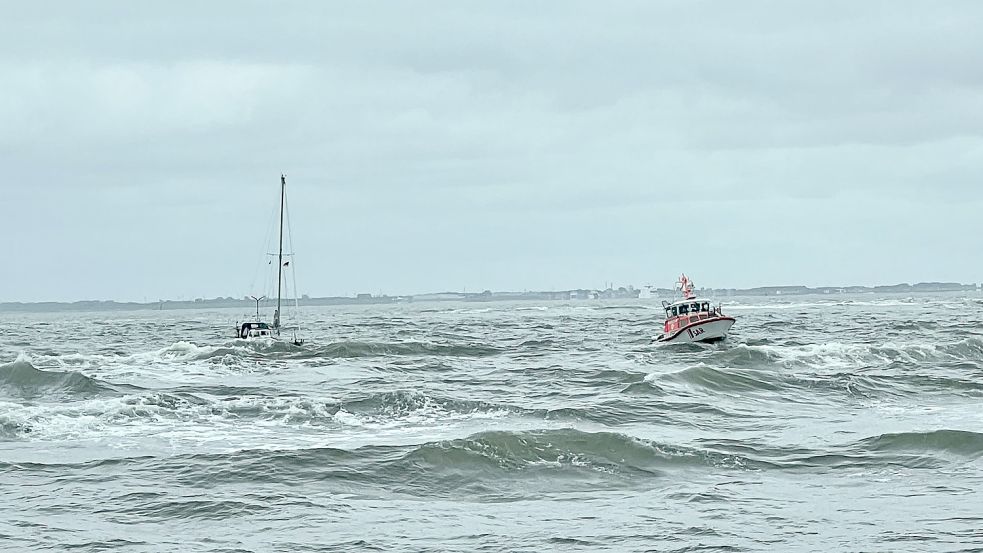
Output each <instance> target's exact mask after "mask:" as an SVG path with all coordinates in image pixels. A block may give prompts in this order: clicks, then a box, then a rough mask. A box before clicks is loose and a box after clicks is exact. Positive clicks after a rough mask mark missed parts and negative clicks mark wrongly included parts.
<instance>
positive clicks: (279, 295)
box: [236, 175, 304, 346]
mask: <svg viewBox="0 0 983 553" xmlns="http://www.w3.org/2000/svg"><path fill="white" fill-rule="evenodd" d="M286 198H287V178H286V176H284V175H280V236H279V248H278V250H277V253H276V257H277V284H276V310H275V311H273V324H272V326H271V325H269V324H267V323H265V322H263V321H262V320H261V319H260V311H259V302H260V301H261V300H263V299H266V296H262V297H259V298H257V297H255V296H249V297H250V298H252V299H253V300H254V301H255V302H256V318H255V320H253V321H245V322H243V323H241V324H240V323H238V322H237V323H236V337H237V338H242V339H244V340H251V339H257V338H266V339H276V340H279V339H282V336H281V334H282V331H283V327H282V326H281V324H280V315H281V312H282V308H283V269H284V268H285V267H287V266H288V265H290V261H287V262H286V263H284V261H283V256H284V253H283V223H284V219H285V211H286V204H287V200H286ZM291 243H292V241H291ZM271 255H272V254H271ZM287 255H292V254H287ZM295 303H296V302H295ZM290 342H291V343H292V344H294V345H297V346H299V345H302V344H303V343H304V340H303V339H299V338H297V331H296V328H294V330H293V333H292V338H291V340H290Z"/></svg>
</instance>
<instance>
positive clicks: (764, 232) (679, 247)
mask: <svg viewBox="0 0 983 553" xmlns="http://www.w3.org/2000/svg"><path fill="white" fill-rule="evenodd" d="M981 29H983V3H980V2H974V1H966V2H927V1H926V2H902V1H897V2H856V1H852V0H851V1H845V2H826V1H823V2H788V1H775V2H752V1H747V2H728V1H718V2H698V1H693V0H685V1H683V0H680V1H663V2H656V1H640V2H596V1H595V2H574V1H563V2H525V1H522V2H519V1H516V2H505V1H499V2H461V1H447V2H412V3H411V2H372V1H359V2H348V3H344V4H342V3H337V2H294V3H289V4H287V3H280V2H242V1H235V2H186V3H181V2H152V3H149V2H132V1H123V2H74V1H72V2H65V3H52V2H16V3H15V2H8V3H5V4H4V8H3V16H2V19H0V168H2V172H0V174H2V177H0V206H2V217H3V225H2V232H0V247H2V252H3V256H4V261H3V262H2V264H0V267H2V272H0V301H15V300H25V301H31V300H77V299H119V300H137V301H139V300H143V299H145V298H146V299H149V300H155V299H157V298H181V297H183V298H193V297H214V296H219V295H221V296H226V295H234V296H241V295H244V294H248V293H251V292H254V291H258V290H256V286H257V284H256V278H255V274H256V269H257V266H258V264H261V263H263V262H264V261H263V254H264V253H265V248H266V237H267V232H268V225H269V223H270V221H271V217H270V216H271V214H272V211H273V208H274V206H275V204H276V202H277V200H278V185H279V176H280V173H281V172H282V173H285V174H286V175H287V179H288V198H289V201H290V211H291V215H292V228H293V235H294V246H295V249H296V253H297V257H296V261H295V266H296V270H297V273H296V277H297V281H298V285H299V286H298V287H299V289H300V292H302V293H309V294H311V295H338V294H345V295H347V294H352V293H356V292H373V293H377V292H380V291H381V292H388V293H418V292H425V291H437V290H463V289H465V288H466V289H467V290H469V291H471V290H482V289H486V288H490V289H495V290H504V289H508V290H522V289H550V288H555V289H565V288H573V287H600V286H602V285H603V284H604V283H605V282H614V283H615V284H616V285H618V284H628V283H632V284H634V285H636V286H639V285H642V284H655V285H659V286H666V287H668V286H670V285H671V284H672V282H673V281H674V280H675V278H676V276H677V275H678V274H679V273H680V272H682V271H686V272H687V273H689V274H690V275H691V276H692V277H693V278H694V280H695V281H696V283H697V285H700V286H715V287H731V286H733V287H748V286H758V285H775V284H806V285H827V284H830V285H831V284H880V283H897V282H917V281H928V280H954V281H963V282H974V281H975V282H979V281H980V280H983V255H981V254H983V246H981V234H983V233H981V230H983V31H981Z"/></svg>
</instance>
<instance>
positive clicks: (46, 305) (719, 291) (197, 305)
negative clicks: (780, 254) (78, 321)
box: [0, 282, 980, 312]
mask: <svg viewBox="0 0 983 553" xmlns="http://www.w3.org/2000/svg"><path fill="white" fill-rule="evenodd" d="M979 290H980V285H979V284H975V283H974V284H961V283H956V282H920V283H917V284H894V285H889V286H823V287H817V288H810V287H808V286H759V287H756V288H701V289H700V290H699V291H698V292H699V294H700V295H704V296H714V297H728V296H805V295H823V296H828V295H839V294H867V293H880V294H907V293H932V292H973V291H979ZM677 293H678V292H676V291H674V290H671V289H668V288H645V289H638V288H634V287H632V286H628V287H621V288H616V289H615V288H609V289H607V290H596V289H588V288H582V289H572V290H561V291H548V292H547V291H539V292H492V291H490V290H485V291H483V292H438V293H431V294H412V295H405V296H389V295H381V296H374V295H372V294H358V295H357V296H334V297H319V298H312V297H307V296H304V297H303V298H301V299H299V300H298V303H299V304H300V305H301V306H318V305H380V304H397V303H412V302H439V301H467V302H494V301H523V300H539V301H560V300H596V299H639V298H642V299H647V298H664V299H669V298H672V297H674V295H675V294H677ZM291 303H292V301H291ZM254 306H255V303H254V302H253V300H250V299H245V298H244V299H236V298H232V297H225V298H213V299H205V298H198V299H195V300H160V301H156V302H117V301H113V300H82V301H75V302H0V312H47V311H148V310H152V311H157V310H160V311H169V310H177V309H205V308H233V307H238V308H253V307H254Z"/></svg>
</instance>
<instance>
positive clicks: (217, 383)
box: [0, 293, 983, 552]
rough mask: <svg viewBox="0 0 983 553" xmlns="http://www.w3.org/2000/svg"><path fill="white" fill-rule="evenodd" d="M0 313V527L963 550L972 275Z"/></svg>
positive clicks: (677, 546)
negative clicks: (829, 288) (686, 307)
mask: <svg viewBox="0 0 983 553" xmlns="http://www.w3.org/2000/svg"><path fill="white" fill-rule="evenodd" d="M722 299H723V309H724V312H725V313H728V314H731V315H734V316H736V318H737V324H736V325H735V326H734V328H733V331H732V334H731V336H730V337H729V338H728V339H727V340H726V341H724V342H722V343H719V344H714V345H652V344H651V343H650V341H651V337H652V336H653V335H655V334H658V332H659V329H660V326H661V322H662V313H661V310H660V309H659V306H658V301H657V300H631V301H629V300H624V301H614V300H608V301H582V302H541V303H537V302H519V303H431V304H415V303H411V304H399V305H387V306H350V307H317V308H314V307H311V308H302V309H301V311H300V314H299V315H300V316H299V318H300V320H301V322H302V325H303V327H304V328H305V333H306V338H307V339H308V343H307V344H305V345H304V346H302V347H294V346H291V345H285V344H263V343H254V342H243V341H238V340H234V339H231V338H229V336H231V332H232V324H233V323H234V321H235V319H236V318H237V317H236V316H237V315H239V314H240V313H238V312H237V311H236V310H212V311H205V310H202V311H191V310H184V311H144V312H140V311H134V312H126V313H65V312H60V313H54V312H52V313H16V314H14V313H0V550H3V551H44V550H48V551H63V550H72V551H80V552H96V551H121V552H122V551H133V552H137V551H139V552H157V551H181V552H186V551H201V552H244V551H468V552H470V551H530V552H533V551H536V552H539V551H983V314H981V313H983V296H981V295H979V294H975V293H968V294H963V295H937V296H933V295H915V296H912V297H906V296H897V295H889V296H877V295H864V296H797V297H784V298H780V297H773V298H722Z"/></svg>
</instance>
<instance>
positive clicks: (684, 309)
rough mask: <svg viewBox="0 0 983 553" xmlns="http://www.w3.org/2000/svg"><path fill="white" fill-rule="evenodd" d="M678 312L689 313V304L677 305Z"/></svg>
mask: <svg viewBox="0 0 983 553" xmlns="http://www.w3.org/2000/svg"><path fill="white" fill-rule="evenodd" d="M679 314H680V315H689V306H688V305H686V304H683V305H680V306H679Z"/></svg>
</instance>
